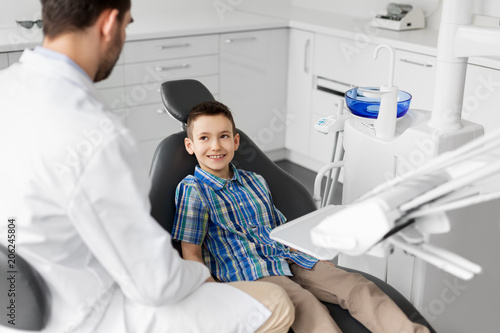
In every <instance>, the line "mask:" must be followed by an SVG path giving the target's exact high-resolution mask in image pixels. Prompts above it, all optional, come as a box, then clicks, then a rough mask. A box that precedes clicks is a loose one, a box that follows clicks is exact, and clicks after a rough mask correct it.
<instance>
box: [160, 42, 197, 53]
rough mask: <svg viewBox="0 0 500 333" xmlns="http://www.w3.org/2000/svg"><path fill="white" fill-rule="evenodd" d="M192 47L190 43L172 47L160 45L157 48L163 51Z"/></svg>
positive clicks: (172, 45)
mask: <svg viewBox="0 0 500 333" xmlns="http://www.w3.org/2000/svg"><path fill="white" fill-rule="evenodd" d="M188 46H191V44H189V43H180V44H171V45H158V46H157V47H156V48H157V49H158V50H159V51H161V50H167V49H175V48H181V47H188Z"/></svg>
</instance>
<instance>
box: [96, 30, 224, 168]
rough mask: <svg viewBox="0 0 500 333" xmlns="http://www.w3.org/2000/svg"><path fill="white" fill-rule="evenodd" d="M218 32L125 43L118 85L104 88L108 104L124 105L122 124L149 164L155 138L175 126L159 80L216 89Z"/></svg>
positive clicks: (159, 138) (176, 123) (214, 90)
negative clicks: (189, 81) (196, 82)
mask: <svg viewBox="0 0 500 333" xmlns="http://www.w3.org/2000/svg"><path fill="white" fill-rule="evenodd" d="M218 52H219V46H218V36H217V35H208V36H195V37H179V38H165V39H154V40H144V41H133V42H127V43H126V44H125V46H124V49H123V53H122V58H123V59H122V60H123V61H122V64H120V65H119V66H120V67H119V68H117V69H118V71H117V72H118V73H116V75H123V78H122V82H123V88H122V89H123V90H120V88H119V87H116V86H115V87H110V88H106V91H107V95H108V97H109V98H110V99H111V100H112V101H114V107H115V108H117V109H125V110H126V111H125V112H124V114H125V116H126V117H125V118H126V125H127V126H128V128H129V129H130V130H131V132H132V134H133V135H134V137H135V138H136V139H137V140H138V142H139V149H140V151H141V153H142V156H143V158H144V161H145V163H146V164H147V165H148V166H149V165H150V164H151V161H152V159H153V154H154V151H155V149H156V146H157V145H158V143H159V142H160V141H161V140H162V139H163V138H165V137H167V136H168V135H170V134H172V133H175V132H177V131H179V130H180V129H181V124H180V123H179V121H177V120H175V119H173V118H172V117H170V116H169V115H168V113H166V111H165V110H164V107H163V103H162V100H161V95H160V85H161V84H162V83H163V82H165V81H168V80H177V79H186V78H192V79H197V80H199V81H201V82H202V83H203V84H205V85H206V86H207V88H208V89H209V90H210V91H211V92H212V93H213V94H214V95H217V94H218V89H219V76H218V74H219V58H218Z"/></svg>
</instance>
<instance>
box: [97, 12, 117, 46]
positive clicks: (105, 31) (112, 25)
mask: <svg viewBox="0 0 500 333" xmlns="http://www.w3.org/2000/svg"><path fill="white" fill-rule="evenodd" d="M118 13H119V12H118V9H108V10H105V11H104V12H103V13H102V14H101V17H100V19H101V22H100V23H101V25H100V27H101V34H102V36H103V38H104V40H105V41H106V42H110V41H112V40H113V37H114V30H115V29H118Z"/></svg>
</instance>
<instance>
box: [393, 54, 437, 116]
mask: <svg viewBox="0 0 500 333" xmlns="http://www.w3.org/2000/svg"><path fill="white" fill-rule="evenodd" d="M435 81H436V57H433V56H430V55H426V54H420V53H414V52H408V51H403V50H396V64H395V67H394V84H395V85H396V86H397V87H398V88H399V89H400V90H404V91H406V92H408V93H410V94H411V95H412V99H411V104H410V108H412V109H420V110H432V104H433V101H434V82H435Z"/></svg>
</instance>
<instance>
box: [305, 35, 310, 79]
mask: <svg viewBox="0 0 500 333" xmlns="http://www.w3.org/2000/svg"><path fill="white" fill-rule="evenodd" d="M310 51H311V40H310V39H308V40H307V42H306V46H305V47H304V71H305V72H306V73H308V74H309V71H310V70H311V68H310V66H309V57H310V54H311V52H310Z"/></svg>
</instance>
